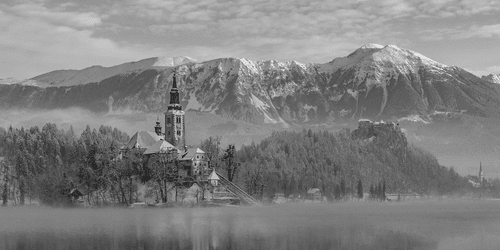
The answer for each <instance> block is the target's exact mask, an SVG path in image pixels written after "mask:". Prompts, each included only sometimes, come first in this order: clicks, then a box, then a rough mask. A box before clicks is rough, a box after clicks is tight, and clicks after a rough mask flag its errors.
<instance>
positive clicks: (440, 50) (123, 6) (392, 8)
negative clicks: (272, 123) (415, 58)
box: [0, 0, 500, 79]
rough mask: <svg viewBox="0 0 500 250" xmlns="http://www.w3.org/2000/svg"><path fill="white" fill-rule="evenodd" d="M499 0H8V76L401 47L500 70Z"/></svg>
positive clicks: (3, 16)
mask: <svg viewBox="0 0 500 250" xmlns="http://www.w3.org/2000/svg"><path fill="white" fill-rule="evenodd" d="M499 17H500V1H498V0H432V1H420V0H412V1H410V0H370V1H369V0H336V1H332V0H318V1H315V0H311V1H307V0H296V1H295V0H289V1H288V0H243V1H221V0H173V1H168V0H123V1H111V0H85V1H76V0H74V1H59V0H57V1H51V0H33V1H28V0H19V1H18V0H2V1H1V3H0V78H7V77H14V78H17V79H26V78H31V77H33V76H36V75H39V74H42V73H45V72H48V71H52V70H56V69H82V68H85V67H89V66H92V65H103V66H112V65H116V64H120V63H124V62H129V61H137V60H140V59H144V58H148V57H154V56H166V57H174V56H189V57H192V58H196V59H198V60H208V59H214V58H219V57H228V56H232V57H238V58H242V57H244V58H248V59H251V60H268V59H275V60H280V61H290V60H296V61H299V62H304V63H308V62H319V63H324V62H327V61H331V60H332V59H334V58H336V57H340V56H346V55H347V54H349V53H351V52H352V51H353V50H355V49H356V48H358V47H360V46H362V45H363V44H367V43H378V44H383V45H386V44H395V45H397V46H400V47H403V48H407V49H411V50H414V51H417V52H420V53H421V54H424V55H426V56H427V57H430V58H432V59H434V60H436V61H438V62H441V63H444V64H447V65H456V66H459V67H462V68H465V69H467V70H470V71H471V72H473V73H475V74H479V75H480V74H486V73H492V72H493V73H500V18H499Z"/></svg>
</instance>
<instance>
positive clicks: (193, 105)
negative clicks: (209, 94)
mask: <svg viewBox="0 0 500 250" xmlns="http://www.w3.org/2000/svg"><path fill="white" fill-rule="evenodd" d="M188 97H189V99H188V100H187V102H188V104H187V105H186V110H197V111H208V109H205V108H204V107H203V104H201V103H200V102H199V101H198V100H197V99H196V95H194V91H193V92H190V93H189V95H188Z"/></svg>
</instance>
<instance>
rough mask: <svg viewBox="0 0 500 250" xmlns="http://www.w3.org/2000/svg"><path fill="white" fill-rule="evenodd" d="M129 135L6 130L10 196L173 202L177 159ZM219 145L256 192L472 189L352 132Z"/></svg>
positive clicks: (417, 155) (219, 155)
mask: <svg viewBox="0 0 500 250" xmlns="http://www.w3.org/2000/svg"><path fill="white" fill-rule="evenodd" d="M128 140H129V136H128V135H127V134H126V133H124V132H122V131H120V130H118V129H116V128H111V127H108V126H100V127H99V128H98V129H95V128H94V129H91V128H90V127H89V126H87V127H86V129H85V130H84V131H83V132H82V133H81V135H80V136H77V135H76V134H75V132H74V130H73V128H72V127H71V128H70V129H69V130H67V131H65V130H63V129H59V128H57V126H56V125H55V124H51V123H48V124H46V125H44V126H43V127H42V128H39V127H37V126H34V127H31V128H29V129H24V128H12V127H9V128H8V129H5V128H0V176H2V178H0V193H1V194H2V201H3V202H6V201H7V200H12V201H14V202H16V203H18V204H25V203H26V200H27V199H31V198H39V199H40V201H42V202H43V203H45V204H48V205H67V204H68V203H69V199H68V194H69V193H70V192H71V190H73V189H75V188H78V189H80V190H81V191H82V193H83V194H85V199H86V200H87V203H88V204H95V205H97V204H130V203H133V202H135V201H136V200H137V197H138V190H137V185H136V184H137V183H138V182H142V183H149V184H148V185H150V186H152V188H153V190H154V192H156V193H157V194H156V195H157V196H158V198H159V199H160V200H161V201H162V202H166V201H167V200H168V199H169V198H168V197H167V194H168V192H169V191H171V190H172V188H175V189H176V190H177V187H179V186H180V185H181V183H182V182H183V181H182V180H180V179H179V178H178V177H179V176H178V175H176V174H177V171H178V169H177V166H178V165H177V162H176V159H177V157H176V156H175V154H171V155H170V154H168V155H165V156H155V155H153V156H151V157H150V158H145V157H144V156H143V155H142V154H141V152H140V151H135V150H130V151H128V152H126V153H123V151H121V150H120V148H121V147H122V146H123V145H124V144H125V143H126V142H127V141H128ZM220 142H221V138H220V137H210V138H209V139H207V140H204V141H202V142H201V144H200V147H201V148H202V149H203V150H204V151H205V152H206V154H207V156H208V157H209V159H210V160H211V161H210V167H212V168H215V169H217V170H218V171H219V172H220V173H223V174H224V175H226V176H227V177H228V179H229V180H231V181H233V182H235V183H236V184H238V185H240V186H241V187H243V188H244V189H245V191H246V192H248V193H249V194H251V195H253V196H254V197H256V198H258V199H271V198H272V197H273V196H274V195H275V194H276V193H283V194H284V195H285V196H287V197H289V196H293V197H304V196H305V194H306V193H307V190H309V189H310V188H319V189H320V190H321V191H322V193H323V194H324V195H325V196H326V197H327V199H328V200H330V201H333V200H343V199H347V198H350V197H352V198H356V197H357V198H362V197H363V196H364V193H368V195H369V197H370V198H371V199H374V200H377V199H383V198H384V197H385V194H386V193H402V194H409V193H417V194H423V195H432V194H436V195H445V194H463V193H464V192H466V191H467V189H468V188H469V187H470V185H469V183H468V180H467V179H466V178H465V177H461V176H460V175H458V174H457V173H456V172H455V171H454V170H453V168H446V167H443V166H441V165H439V163H438V162H437V160H436V158H435V157H434V156H433V155H432V154H430V153H429V152H427V151H425V150H423V149H420V148H418V147H415V146H413V145H409V146H408V147H407V148H406V150H405V152H406V154H404V157H401V154H400V150H399V149H394V148H391V147H386V146H384V145H380V144H378V143H377V142H375V141H371V142H370V141H366V140H356V139H353V138H352V136H351V132H350V131H349V130H343V131H340V132H337V133H330V132H327V131H319V132H313V131H311V130H303V131H299V132H287V131H285V132H274V133H273V134H272V135H271V136H270V137H268V138H266V139H264V140H263V141H261V142H260V143H251V144H250V145H246V146H242V147H241V148H240V149H236V148H235V147H234V145H228V146H221V145H220ZM120 152H121V153H120ZM150 180H152V181H150ZM363 187H364V188H365V189H366V190H364V189H363ZM175 197H176V198H177V196H175Z"/></svg>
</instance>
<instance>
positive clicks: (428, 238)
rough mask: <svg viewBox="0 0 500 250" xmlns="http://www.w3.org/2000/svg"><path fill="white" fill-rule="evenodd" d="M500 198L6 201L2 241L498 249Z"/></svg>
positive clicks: (54, 245)
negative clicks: (153, 205)
mask: <svg viewBox="0 0 500 250" xmlns="http://www.w3.org/2000/svg"><path fill="white" fill-rule="evenodd" d="M499 205H500V203H491V202H490V203H488V202H481V203H480V204H478V203H470V202H469V203H467V202H458V203H450V204H397V205H393V204H334V205H331V204H330V205H311V204H309V205H300V206H276V207H264V208H195V209H193V208H188V209H136V210H134V209H49V208H1V209H0V230H1V231H0V248H1V249H499V247H498V246H500V239H498V238H497V237H498V235H497V234H498V232H500V217H499V214H500V213H499V212H500V206H499ZM457 242H462V243H457Z"/></svg>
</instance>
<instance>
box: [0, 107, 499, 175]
mask: <svg viewBox="0 0 500 250" xmlns="http://www.w3.org/2000/svg"><path fill="white" fill-rule="evenodd" d="M157 117H159V118H160V121H161V123H162V125H163V123H164V120H163V119H164V118H163V114H162V113H158V114H154V113H144V112H138V111H131V110H124V111H114V112H111V113H107V114H96V113H94V112H91V111H88V110H85V109H81V108H68V109H57V110H39V111H33V110H19V109H17V110H2V111H0V127H4V128H8V127H9V126H12V127H17V128H20V127H24V128H29V127H31V126H35V125H36V126H39V127H42V126H43V125H45V124H46V123H49V122H50V123H55V124H56V125H57V126H58V127H59V128H63V129H65V130H68V129H69V128H70V126H73V128H74V130H75V132H76V133H77V134H80V133H81V132H82V131H83V130H84V129H85V127H86V126H87V125H90V127H91V128H98V127H99V126H101V125H105V126H111V127H116V128H118V129H120V130H122V131H124V132H126V133H127V134H128V135H129V136H132V135H133V134H134V133H135V132H137V131H139V130H147V131H153V130H154V129H153V127H154V125H155V122H156V119H157ZM186 122H187V123H186V130H187V138H186V139H187V143H188V145H191V146H198V145H199V144H200V142H201V141H202V140H204V139H206V138H208V137H209V136H221V137H222V146H223V147H225V146H227V145H228V144H236V147H237V148H239V147H240V146H242V145H249V144H250V143H251V142H252V141H255V142H259V141H260V140H262V139H263V138H266V137H268V136H270V135H271V133H272V131H275V130H283V128H280V127H279V126H276V125H275V126H272V125H257V124H250V123H245V122H241V121H236V120H231V119H228V118H224V117H221V116H218V115H214V114H210V113H200V112H194V111H188V112H186ZM355 126H357V124H355ZM313 129H314V128H313ZM324 129H328V128H326V127H325V128H324ZM336 129H337V130H338V129H339V128H336ZM351 129H354V127H353V128H351ZM329 130H330V131H332V132H333V131H335V130H332V129H329ZM422 138H427V139H425V140H422ZM429 138H430V139H429ZM446 140H449V136H448V137H447V138H445V137H443V138H440V137H439V134H436V133H435V134H433V135H432V136H427V137H426V136H420V137H419V138H417V139H416V138H415V136H414V134H413V133H410V135H409V136H408V141H409V143H414V144H415V145H417V146H419V147H422V148H424V149H426V150H428V151H429V152H431V153H432V154H434V155H435V156H436V158H437V159H438V160H439V163H440V164H442V165H444V166H447V167H451V166H453V167H454V169H455V171H457V172H458V173H459V174H461V175H464V176H465V175H468V174H471V175H477V173H478V171H479V162H480V161H481V162H482V166H483V172H484V173H485V176H486V178H498V177H500V154H499V153H498V152H496V151H492V152H488V151H486V150H484V151H481V150H480V152H477V150H475V151H474V149H477V147H478V146H477V145H470V144H467V143H465V141H466V140H461V139H460V138H458V136H457V137H456V142H455V143H454V144H443V141H446ZM484 146H487V145H486V144H485V145H484ZM465 149H471V150H472V152H468V153H467V152H465ZM499 150H500V149H499ZM481 152H482V153H481Z"/></svg>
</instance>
